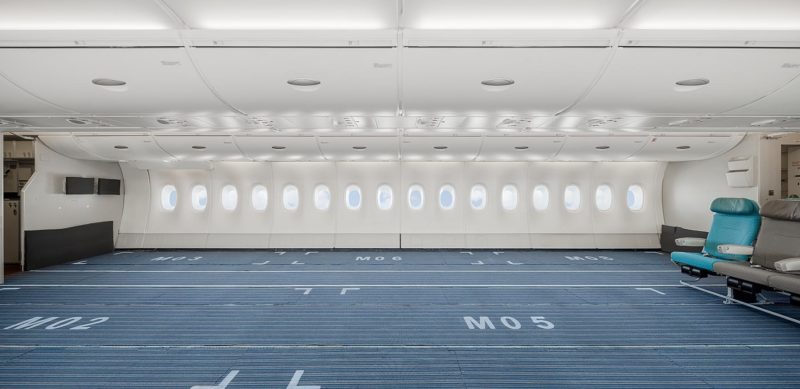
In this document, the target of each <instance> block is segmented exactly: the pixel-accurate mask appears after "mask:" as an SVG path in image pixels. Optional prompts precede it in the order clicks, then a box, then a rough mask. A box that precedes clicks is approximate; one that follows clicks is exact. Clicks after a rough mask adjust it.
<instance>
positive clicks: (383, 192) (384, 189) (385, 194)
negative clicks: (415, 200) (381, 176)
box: [378, 185, 394, 211]
mask: <svg viewBox="0 0 800 389" xmlns="http://www.w3.org/2000/svg"><path fill="white" fill-rule="evenodd" d="M393 201H394V194H393V193H392V187H391V186H389V185H381V186H379V187H378V208H380V209H382V210H384V211H386V210H389V209H392V202H393Z"/></svg>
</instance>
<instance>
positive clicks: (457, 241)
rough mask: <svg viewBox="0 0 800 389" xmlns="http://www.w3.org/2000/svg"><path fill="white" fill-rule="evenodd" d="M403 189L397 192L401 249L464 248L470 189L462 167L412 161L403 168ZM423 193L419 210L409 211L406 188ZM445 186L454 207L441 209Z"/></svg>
mask: <svg viewBox="0 0 800 389" xmlns="http://www.w3.org/2000/svg"><path fill="white" fill-rule="evenodd" d="M402 170H403V176H402V177H403V178H402V182H403V186H402V190H400V191H398V193H397V200H398V201H397V206H398V207H399V208H400V209H402V247H404V248H416V247H466V241H465V239H464V238H465V233H466V230H467V228H466V226H465V220H464V213H465V212H467V211H468V210H469V209H470V208H469V194H468V193H469V186H468V185H466V184H465V183H464V180H463V175H464V164H463V163H452V162H439V163H436V162H415V163H406V164H404V165H403V167H402ZM413 185H419V186H420V187H422V189H423V190H424V192H423V194H424V199H423V206H422V209H419V210H415V209H410V207H409V205H408V203H409V198H408V197H409V193H408V191H409V188H410V187H411V186H413ZM444 185H449V186H452V187H453V188H454V189H455V190H454V192H455V193H454V194H455V196H454V199H453V208H452V209H443V208H442V206H441V204H440V190H441V188H442V187H443V186H444Z"/></svg>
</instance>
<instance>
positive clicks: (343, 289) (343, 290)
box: [339, 288, 361, 295]
mask: <svg viewBox="0 0 800 389" xmlns="http://www.w3.org/2000/svg"><path fill="white" fill-rule="evenodd" d="M348 290H361V288H342V293H339V294H340V295H342V294H347V291H348Z"/></svg>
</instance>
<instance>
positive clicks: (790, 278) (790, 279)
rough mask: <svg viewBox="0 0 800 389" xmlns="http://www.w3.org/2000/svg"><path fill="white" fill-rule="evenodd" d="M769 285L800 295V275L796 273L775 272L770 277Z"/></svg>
mask: <svg viewBox="0 0 800 389" xmlns="http://www.w3.org/2000/svg"><path fill="white" fill-rule="evenodd" d="M769 286H771V287H773V288H775V289H778V290H783V291H786V292H790V293H793V294H797V295H800V275H794V274H786V273H781V274H775V275H773V276H772V277H770V278H769Z"/></svg>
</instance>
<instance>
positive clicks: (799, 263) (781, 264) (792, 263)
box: [775, 258, 800, 273]
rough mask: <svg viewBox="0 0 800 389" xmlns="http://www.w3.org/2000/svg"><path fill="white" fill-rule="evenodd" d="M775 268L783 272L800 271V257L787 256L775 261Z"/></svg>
mask: <svg viewBox="0 0 800 389" xmlns="http://www.w3.org/2000/svg"><path fill="white" fill-rule="evenodd" d="M775 270H777V271H779V272H783V273H788V272H793V271H800V258H786V259H781V260H780V261H777V262H775Z"/></svg>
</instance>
